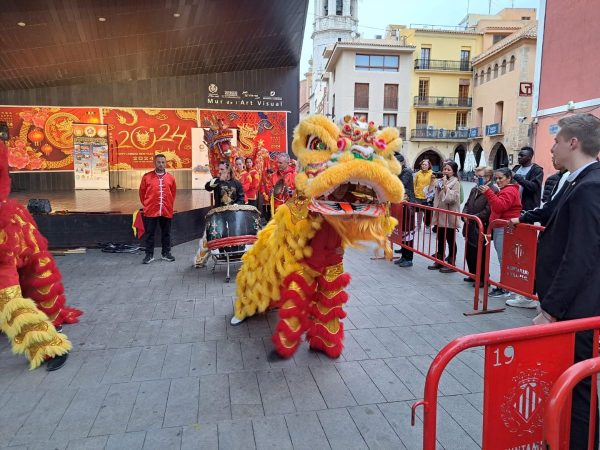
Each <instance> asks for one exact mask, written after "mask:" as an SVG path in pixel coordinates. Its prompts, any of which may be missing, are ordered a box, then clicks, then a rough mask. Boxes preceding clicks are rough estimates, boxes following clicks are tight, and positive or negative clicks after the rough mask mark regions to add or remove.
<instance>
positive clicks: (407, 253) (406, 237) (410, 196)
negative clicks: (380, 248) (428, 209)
mask: <svg viewBox="0 0 600 450" xmlns="http://www.w3.org/2000/svg"><path fill="white" fill-rule="evenodd" d="M394 156H395V157H396V159H397V160H398V162H399V163H400V165H401V166H402V172H400V175H398V177H399V178H400V181H402V184H403V185H404V201H407V202H410V203H414V202H415V188H414V185H413V183H414V180H413V172H412V170H410V168H408V167H407V166H406V161H405V159H404V156H402V155H401V154H400V153H396V154H395V155H394ZM403 211H404V213H403V216H402V235H403V241H404V244H406V245H408V246H410V247H412V245H413V240H414V229H415V211H414V209H413V208H411V207H409V206H406V205H405V207H404V209H403ZM396 253H400V254H401V255H402V256H401V258H400V259H398V260H396V262H394V264H396V265H398V266H400V267H412V265H413V256H414V253H413V252H412V251H411V250H408V249H406V248H404V247H402V248H400V250H399V251H398V250H396Z"/></svg>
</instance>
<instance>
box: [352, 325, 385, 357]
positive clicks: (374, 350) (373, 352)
mask: <svg viewBox="0 0 600 450" xmlns="http://www.w3.org/2000/svg"><path fill="white" fill-rule="evenodd" d="M348 334H350V335H352V337H353V338H354V339H355V340H356V342H358V345H360V346H361V348H362V349H363V350H364V351H365V353H366V354H367V357H368V358H369V359H375V358H389V357H390V356H392V354H391V353H390V352H389V350H388V349H387V348H386V347H385V346H384V345H383V344H382V343H381V342H379V340H378V339H377V338H376V337H375V335H374V334H373V333H371V330H368V329H366V330H354V331H349V332H348Z"/></svg>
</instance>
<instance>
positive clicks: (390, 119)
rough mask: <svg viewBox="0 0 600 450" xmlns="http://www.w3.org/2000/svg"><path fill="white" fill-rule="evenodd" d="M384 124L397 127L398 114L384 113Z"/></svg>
mask: <svg viewBox="0 0 600 450" xmlns="http://www.w3.org/2000/svg"><path fill="white" fill-rule="evenodd" d="M383 126H384V127H395V126H396V114H384V115H383Z"/></svg>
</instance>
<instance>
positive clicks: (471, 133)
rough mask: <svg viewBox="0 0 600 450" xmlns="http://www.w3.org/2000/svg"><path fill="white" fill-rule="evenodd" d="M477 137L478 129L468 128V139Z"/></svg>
mask: <svg viewBox="0 0 600 450" xmlns="http://www.w3.org/2000/svg"><path fill="white" fill-rule="evenodd" d="M477 136H479V128H469V138H476V137H477Z"/></svg>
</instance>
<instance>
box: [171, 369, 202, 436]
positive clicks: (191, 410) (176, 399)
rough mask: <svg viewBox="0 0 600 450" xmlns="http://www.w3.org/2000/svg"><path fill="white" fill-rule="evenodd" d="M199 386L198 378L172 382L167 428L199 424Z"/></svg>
mask: <svg viewBox="0 0 600 450" xmlns="http://www.w3.org/2000/svg"><path fill="white" fill-rule="evenodd" d="M199 385H200V381H199V378H198V377H187V378H175V379H173V380H171V385H170V388H169V397H168V400H167V407H166V411H165V418H164V422H163V423H164V426H165V427H175V426H180V425H190V424H193V423H196V422H197V418H198V399H199Z"/></svg>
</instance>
